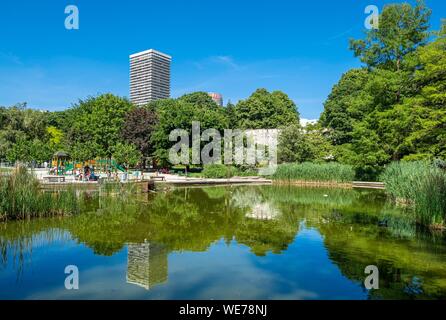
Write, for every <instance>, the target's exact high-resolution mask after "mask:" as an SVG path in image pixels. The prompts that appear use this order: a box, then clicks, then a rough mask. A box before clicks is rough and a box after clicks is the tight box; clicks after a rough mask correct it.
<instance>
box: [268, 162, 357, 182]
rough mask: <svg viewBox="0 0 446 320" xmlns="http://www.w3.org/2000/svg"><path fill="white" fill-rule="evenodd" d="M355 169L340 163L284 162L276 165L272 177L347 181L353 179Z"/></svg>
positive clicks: (285, 179) (290, 179)
mask: <svg viewBox="0 0 446 320" xmlns="http://www.w3.org/2000/svg"><path fill="white" fill-rule="evenodd" d="M354 177H355V170H354V169H353V167H352V166H349V165H345V164H340V163H309V162H305V163H284V164H280V165H279V166H278V167H277V170H276V172H275V173H274V174H273V175H272V179H274V180H280V181H289V182H292V181H322V182H336V183H348V182H351V181H353V179H354Z"/></svg>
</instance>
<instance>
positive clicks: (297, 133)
mask: <svg viewBox="0 0 446 320" xmlns="http://www.w3.org/2000/svg"><path fill="white" fill-rule="evenodd" d="M277 152H278V160H279V162H288V163H290V162H309V161H316V162H322V161H327V160H331V158H332V156H333V147H332V146H331V144H330V142H329V140H328V139H327V138H326V137H325V136H324V134H323V133H322V129H321V127H320V126H318V125H315V126H312V125H308V126H307V127H306V128H302V127H301V126H300V125H292V126H288V127H284V128H282V129H281V131H280V135H279V144H278V150H277Z"/></svg>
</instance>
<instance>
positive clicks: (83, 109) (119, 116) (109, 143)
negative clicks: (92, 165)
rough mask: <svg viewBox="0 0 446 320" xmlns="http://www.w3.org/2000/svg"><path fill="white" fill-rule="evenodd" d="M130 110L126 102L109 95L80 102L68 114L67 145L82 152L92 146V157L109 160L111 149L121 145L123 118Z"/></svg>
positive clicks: (129, 105)
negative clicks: (81, 148)
mask: <svg viewBox="0 0 446 320" xmlns="http://www.w3.org/2000/svg"><path fill="white" fill-rule="evenodd" d="M133 108H134V106H133V105H132V104H131V103H130V102H129V101H128V100H127V99H125V98H121V97H117V96H114V95H112V94H103V95H100V96H97V97H90V98H88V99H86V100H80V101H79V103H78V104H76V105H75V106H74V107H73V109H72V110H71V112H70V113H69V119H68V121H69V122H70V124H71V125H70V128H69V129H68V132H67V139H66V142H67V143H68V144H69V145H70V146H74V145H77V146H79V147H85V148H88V145H89V144H92V145H94V146H95V147H96V149H95V150H94V154H93V156H94V157H107V158H110V157H111V156H112V152H113V150H112V147H113V146H114V145H116V143H118V142H119V141H121V131H122V127H123V125H124V122H125V116H126V114H127V113H128V112H129V111H130V110H132V109H133Z"/></svg>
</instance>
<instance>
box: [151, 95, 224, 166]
mask: <svg viewBox="0 0 446 320" xmlns="http://www.w3.org/2000/svg"><path fill="white" fill-rule="evenodd" d="M208 98H209V96H207V94H206V97H204V95H203V94H202V93H198V94H192V95H186V96H183V97H180V98H178V99H165V100H158V101H155V102H152V103H151V107H153V108H154V110H156V114H157V119H158V123H157V124H156V126H155V128H154V131H153V133H152V137H151V143H152V144H153V148H154V150H155V151H154V156H155V158H156V159H158V161H159V162H161V163H162V165H167V164H168V154H169V149H170V148H171V146H172V145H173V144H175V142H171V141H169V134H170V133H171V132H172V131H173V130H175V129H181V130H186V131H187V132H188V134H189V137H191V135H192V121H198V122H200V128H201V131H203V130H206V129H210V128H214V129H217V130H219V131H220V132H221V133H223V130H224V129H226V128H228V127H229V123H228V117H227V115H226V112H225V109H224V108H223V107H220V106H218V105H217V104H216V103H215V102H214V101H212V99H211V102H212V103H211V102H209V101H208ZM209 99H210V98H209ZM203 101H204V104H200V103H201V102H203Z"/></svg>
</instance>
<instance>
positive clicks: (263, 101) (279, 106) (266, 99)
mask: <svg viewBox="0 0 446 320" xmlns="http://www.w3.org/2000/svg"><path fill="white" fill-rule="evenodd" d="M234 118H235V122H236V127H237V128H240V129H276V128H280V127H282V126H287V125H293V124H296V125H297V124H299V112H298V111H297V107H296V105H295V104H294V102H293V101H292V100H291V99H290V98H288V96H287V95H286V94H285V93H283V92H281V91H274V92H271V93H270V92H268V91H267V90H266V89H257V90H256V91H255V92H254V93H253V94H252V95H251V96H250V97H249V98H248V99H246V100H241V101H239V102H238V103H237V105H236V106H235V108H234Z"/></svg>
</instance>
